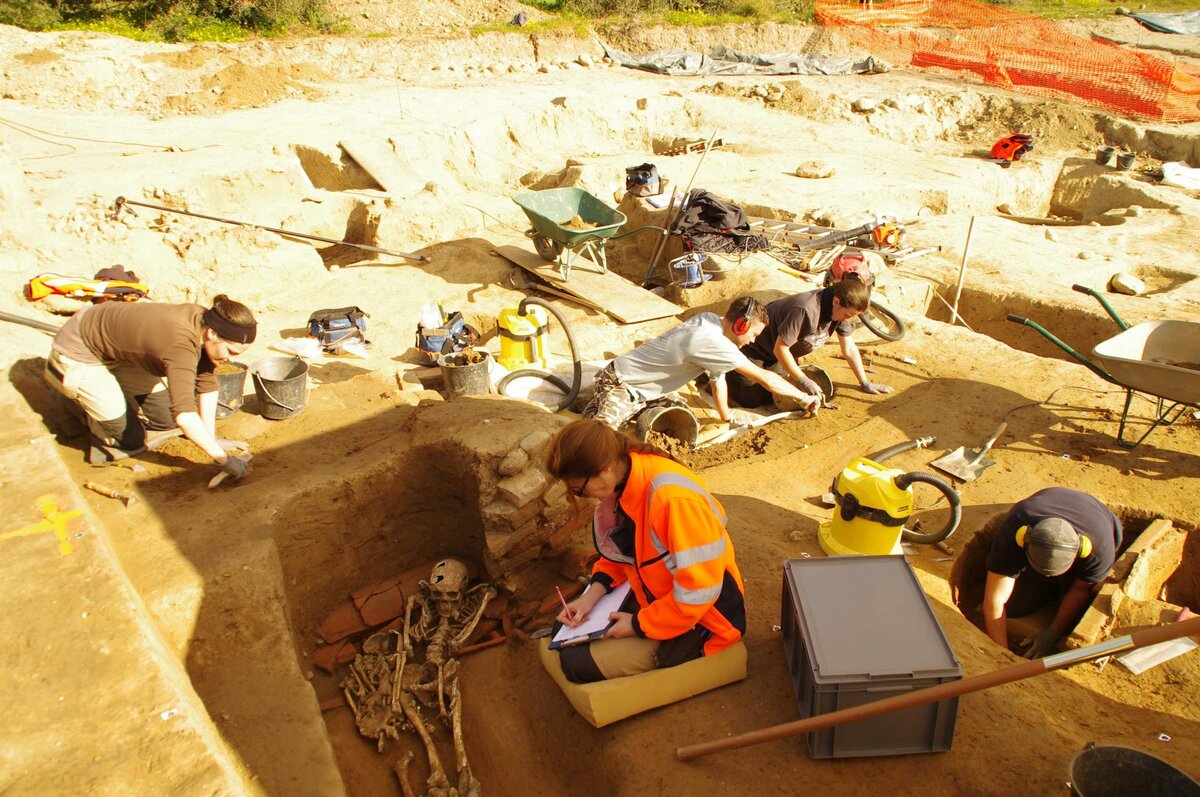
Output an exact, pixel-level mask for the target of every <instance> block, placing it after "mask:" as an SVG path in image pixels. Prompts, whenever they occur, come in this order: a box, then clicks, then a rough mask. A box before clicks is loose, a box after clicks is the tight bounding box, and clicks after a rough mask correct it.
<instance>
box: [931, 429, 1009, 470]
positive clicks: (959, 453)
mask: <svg viewBox="0 0 1200 797" xmlns="http://www.w3.org/2000/svg"><path fill="white" fill-rule="evenodd" d="M1007 428H1008V422H1007V421H1005V422H1004V423H1001V424H1000V425H999V426H997V427H996V431H994V432H992V436H991V437H989V438H988V439H987V442H985V443H984V444H983V447H982V448H980V449H978V450H975V449H971V450H967V449H965V448H963V447H962V446H959V447H958V448H956V449H954V450H953V451H951V452H950V453H949V454H947V455H946V456H944V457H942V458H940V459H935V460H934V461H933V462H930V463H929V464H930V465H932V466H933V467H935V468H937V469H938V470H940V471H941V472H942V473H948V474H950V475H951V476H953V477H954V478H956V479H959V480H960V481H964V482H973V481H975V480H976V479H978V478H979V476H980V474H982V473H983V472H984V471H985V470H987V469H988V468H990V467H992V465H995V464H996V463H995V462H992V461H991V460H990V459H984V456H985V455H986V454H987V452H988V451H990V450H991V448H992V446H993V445H994V444H995V442H996V440H997V439H999V437H1000V435H1002V434H1004V430H1005V429H1007Z"/></svg>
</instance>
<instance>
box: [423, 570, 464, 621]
mask: <svg viewBox="0 0 1200 797" xmlns="http://www.w3.org/2000/svg"><path fill="white" fill-rule="evenodd" d="M468 579H469V576H468V574H467V566H466V565H464V564H463V563H462V562H460V561H458V560H457V559H443V560H442V561H440V562H438V563H437V564H436V565H434V566H433V570H432V571H431V572H430V574H429V592H430V597H431V598H432V599H433V602H434V604H435V605H436V606H437V607H438V608H439V609H446V608H450V607H453V606H455V605H456V604H457V603H458V602H459V600H460V599H461V598H462V594H463V592H464V591H465V590H466V588H467V581H468Z"/></svg>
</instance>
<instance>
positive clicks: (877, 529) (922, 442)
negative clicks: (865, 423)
mask: <svg viewBox="0 0 1200 797" xmlns="http://www.w3.org/2000/svg"><path fill="white" fill-rule="evenodd" d="M932 442H933V438H932V437H920V438H917V439H916V440H910V441H908V442H905V443H900V444H898V445H895V446H892V447H891V448H885V449H884V450H883V451H879V452H876V453H874V454H870V455H868V456H865V457H858V458H856V459H853V460H851V461H850V463H849V464H848V465H846V467H845V468H844V469H843V470H842V472H841V473H840V474H839V475H838V476H837V478H835V479H834V480H833V487H832V488H831V489H832V492H833V498H834V501H835V502H836V503H837V509H836V510H835V511H834V513H833V517H832V518H830V519H829V520H827V521H825V522H824V523H822V524H821V528H820V530H819V531H818V533H817V538H818V540H819V541H820V543H821V549H822V550H824V551H825V553H827V554H829V555H831V556H839V555H846V554H860V555H868V556H869V555H880V554H900V553H903V549H902V548H901V547H900V543H901V542H902V541H903V542H911V543H917V544H921V545H933V544H935V543H938V542H941V541H942V540H944V539H946V538H947V537H949V536H950V535H951V534H953V533H954V530H955V529H956V528H958V522H959V520H961V519H962V506H961V502H960V501H959V497H958V493H957V492H956V491H955V490H954V488H953V487H951V486H950V485H949V484H948V483H947V482H946V481H945V480H944V479H942V478H940V477H938V476H934V475H933V474H932V473H923V472H920V471H914V472H912V473H905V472H904V471H902V470H899V469H896V468H887V467H884V466H883V465H881V464H880V463H881V462H883V461H884V460H886V459H888V458H889V457H893V456H895V455H896V454H899V453H901V452H903V451H908V450H910V449H913V448H924V447H925V446H928V445H929V444H931V443H932ZM918 482H920V483H924V484H929V485H932V486H934V487H936V488H937V489H938V490H940V491H941V492H942V494H943V495H945V496H946V500H947V501H949V503H950V519H949V520H948V521H947V523H946V526H945V528H943V529H942V530H941V531H937V532H933V533H929V534H925V533H921V532H919V531H915V530H911V529H906V528H905V524H906V523H907V522H908V519H909V517H910V516H911V515H912V512H913V491H912V485H913V484H915V483H918Z"/></svg>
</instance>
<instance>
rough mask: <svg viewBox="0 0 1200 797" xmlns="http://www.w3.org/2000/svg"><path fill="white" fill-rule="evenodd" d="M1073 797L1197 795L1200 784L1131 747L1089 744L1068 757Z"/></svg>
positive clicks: (1163, 762)
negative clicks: (1074, 796)
mask: <svg viewBox="0 0 1200 797" xmlns="http://www.w3.org/2000/svg"><path fill="white" fill-rule="evenodd" d="M1068 776H1069V777H1070V779H1071V793H1072V794H1074V795H1076V797H1125V796H1126V795H1129V794H1136V795H1138V797H1198V796H1200V783H1196V781H1194V780H1192V779H1191V778H1189V777H1188V776H1187V775H1185V774H1183V773H1182V772H1180V771H1179V770H1178V769H1176V768H1175V767H1173V766H1171V765H1170V764H1168V763H1167V762H1166V761H1163V760H1161V759H1158V758H1155V757H1154V756H1152V755H1150V754H1149V753H1143V752H1142V751H1140V750H1134V749H1133V748H1132V747H1118V746H1116V745H1108V746H1103V747H1096V746H1088V747H1085V748H1084V749H1083V750H1080V751H1079V752H1078V753H1076V754H1075V757H1074V758H1072V759H1071V767H1070V771H1069V772H1068Z"/></svg>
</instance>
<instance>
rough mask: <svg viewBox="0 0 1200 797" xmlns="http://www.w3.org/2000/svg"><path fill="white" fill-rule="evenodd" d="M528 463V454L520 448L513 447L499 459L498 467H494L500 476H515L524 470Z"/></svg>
mask: <svg viewBox="0 0 1200 797" xmlns="http://www.w3.org/2000/svg"><path fill="white" fill-rule="evenodd" d="M528 465H529V455H528V454H526V453H525V451H524V450H522V449H520V448H514V449H513V450H512V451H510V452H508V456H506V457H505V458H504V459H503V460H501V462H500V465H499V467H497V468H496V472H498V473H499V474H500V475H501V476H515V475H516V474H518V473H520V472H521V471H523V470H525V468H526V466H528Z"/></svg>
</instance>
